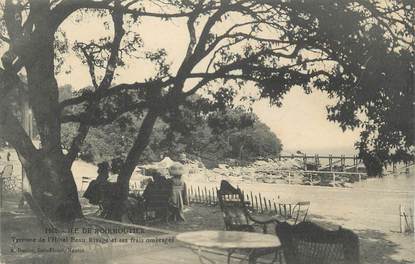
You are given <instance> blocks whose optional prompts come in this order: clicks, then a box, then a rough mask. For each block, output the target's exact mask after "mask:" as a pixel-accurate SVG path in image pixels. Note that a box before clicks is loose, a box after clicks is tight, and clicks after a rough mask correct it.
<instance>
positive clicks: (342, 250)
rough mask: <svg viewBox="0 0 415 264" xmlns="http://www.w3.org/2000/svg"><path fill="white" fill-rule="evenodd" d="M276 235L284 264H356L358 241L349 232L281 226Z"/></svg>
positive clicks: (303, 225)
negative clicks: (282, 253)
mask: <svg viewBox="0 0 415 264" xmlns="http://www.w3.org/2000/svg"><path fill="white" fill-rule="evenodd" d="M276 233H277V235H278V237H279V239H280V241H281V243H282V249H283V252H284V258H285V261H286V263H287V264H358V263H359V238H358V236H357V235H356V234H354V233H353V232H352V231H350V230H347V229H342V228H339V230H336V231H330V230H326V229H324V228H322V227H320V226H318V225H317V224H314V223H311V222H302V223H299V224H297V225H290V224H288V223H280V224H278V225H277V226H276Z"/></svg>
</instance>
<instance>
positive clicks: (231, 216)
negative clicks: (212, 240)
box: [217, 180, 280, 264]
mask: <svg viewBox="0 0 415 264" xmlns="http://www.w3.org/2000/svg"><path fill="white" fill-rule="evenodd" d="M217 195H218V200H219V205H220V208H221V210H222V213H223V219H224V222H225V229H226V230H229V231H246V232H255V228H256V227H261V228H262V232H263V233H264V234H265V233H267V225H269V224H275V223H278V221H277V220H276V219H275V218H274V217H270V216H263V217H261V216H254V215H252V214H251V212H250V211H249V209H248V203H247V202H245V200H244V195H243V193H242V191H241V190H240V189H239V188H235V187H233V186H232V185H231V184H230V183H229V182H228V181H225V180H222V182H221V185H220V189H219V190H218V191H217ZM269 254H274V258H273V260H272V263H274V262H275V261H277V260H278V258H279V256H280V251H279V250H278V248H266V249H256V250H255V251H254V252H252V253H251V255H250V256H249V263H250V264H251V263H256V260H257V259H258V258H259V257H261V256H264V255H269Z"/></svg>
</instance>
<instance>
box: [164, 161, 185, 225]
mask: <svg viewBox="0 0 415 264" xmlns="http://www.w3.org/2000/svg"><path fill="white" fill-rule="evenodd" d="M169 172H170V175H171V176H172V178H171V179H170V182H171V185H172V192H171V196H170V211H171V218H172V219H173V221H185V218H184V213H183V209H184V205H188V204H189V202H188V200H187V188H186V183H185V182H184V181H183V180H182V175H183V173H184V168H183V165H182V164H180V163H175V164H173V165H172V166H171V167H170V168H169Z"/></svg>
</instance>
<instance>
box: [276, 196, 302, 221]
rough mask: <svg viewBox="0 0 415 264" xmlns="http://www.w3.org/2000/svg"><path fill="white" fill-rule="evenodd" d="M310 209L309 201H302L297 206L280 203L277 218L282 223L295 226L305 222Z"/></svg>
mask: <svg viewBox="0 0 415 264" xmlns="http://www.w3.org/2000/svg"><path fill="white" fill-rule="evenodd" d="M309 208H310V202H309V201H301V202H297V203H295V204H286V203H279V204H278V208H275V211H276V214H277V216H276V218H277V219H278V221H280V222H288V223H290V224H294V225H295V224H297V223H299V222H305V221H306V219H307V216H308V210H309Z"/></svg>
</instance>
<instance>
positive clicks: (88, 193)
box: [83, 161, 110, 215]
mask: <svg viewBox="0 0 415 264" xmlns="http://www.w3.org/2000/svg"><path fill="white" fill-rule="evenodd" d="M109 168H110V166H109V164H108V162H106V161H104V162H101V163H99V164H98V171H97V172H98V176H97V178H96V179H95V180H92V181H91V182H90V183H89V185H88V188H87V189H86V190H85V192H84V195H83V197H85V198H86V199H88V201H89V203H90V204H93V205H99V206H100V208H101V210H102V213H101V215H104V214H106V208H107V207H108V206H106V205H105V204H106V202H105V200H106V199H105V194H106V193H107V190H108V186H109V182H108V177H109Z"/></svg>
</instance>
